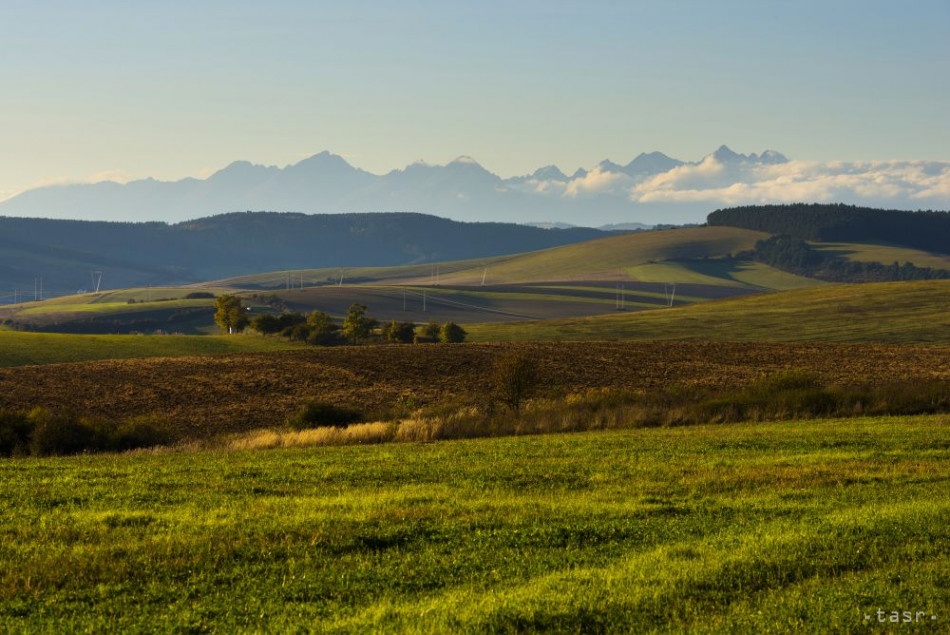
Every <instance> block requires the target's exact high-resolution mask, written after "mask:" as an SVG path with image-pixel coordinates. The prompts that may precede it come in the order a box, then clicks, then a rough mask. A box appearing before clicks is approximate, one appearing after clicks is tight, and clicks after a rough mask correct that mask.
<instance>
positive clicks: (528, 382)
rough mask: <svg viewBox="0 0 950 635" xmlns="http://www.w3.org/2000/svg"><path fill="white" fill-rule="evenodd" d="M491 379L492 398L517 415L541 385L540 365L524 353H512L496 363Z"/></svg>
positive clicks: (493, 365) (493, 366)
mask: <svg viewBox="0 0 950 635" xmlns="http://www.w3.org/2000/svg"><path fill="white" fill-rule="evenodd" d="M490 379H491V387H492V393H491V394H492V397H493V398H494V399H497V400H498V401H500V402H501V403H503V404H505V405H506V406H507V407H508V409H509V410H511V412H513V413H515V414H517V413H518V412H519V411H520V410H521V406H522V404H523V403H524V401H525V400H526V399H527V398H528V397H530V396H531V395H532V394H534V392H535V391H536V390H537V387H538V384H539V383H540V374H539V372H538V363H537V362H536V361H535V360H534V359H533V358H531V357H529V356H528V355H526V354H524V353H511V354H508V355H505V356H504V357H500V358H498V359H496V360H495V361H494V363H493V364H492V369H491V377H490Z"/></svg>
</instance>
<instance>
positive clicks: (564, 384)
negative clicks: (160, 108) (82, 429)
mask: <svg viewBox="0 0 950 635" xmlns="http://www.w3.org/2000/svg"><path fill="white" fill-rule="evenodd" d="M515 349H517V350H524V351H528V352H530V353H531V354H532V355H534V356H536V357H537V359H538V360H539V361H540V364H541V368H542V373H543V378H544V384H545V386H547V387H551V388H562V389H582V388H585V387H618V388H619V387H624V388H639V389H645V390H649V389H655V388H659V387H663V386H671V385H677V384H680V385H688V384H701V385H705V386H719V387H735V386H740V385H743V384H745V383H747V382H749V381H751V380H753V379H755V378H757V377H760V376H762V375H765V374H770V373H773V372H776V371H779V370H782V369H790V368H796V369H799V368H800V369H809V370H812V371H814V372H815V373H817V374H818V375H819V376H820V377H821V378H822V379H823V380H825V381H826V382H828V383H848V384H853V383H865V382H882V381H887V380H891V379H907V378H917V377H919V378H931V377H940V378H950V347H948V346H897V345H868V344H860V345H848V344H792V345H789V344H763V343H734V342H733V343H730V342H617V343H613V342H601V343H555V344H498V345H489V344H459V345H416V346H412V345H403V346H365V347H352V348H351V347H342V348H331V349H319V348H314V349H312V350H300V351H283V352H276V353H262V354H247V355H234V356H224V357H183V358H159V359H132V360H116V361H98V362H85V363H75V364H51V365H46V366H24V367H19V368H8V369H2V370H0V407H5V408H13V409H17V410H23V409H29V408H31V407H33V406H37V405H42V406H46V407H49V408H51V409H55V410H60V409H68V410H71V411H73V412H77V413H80V414H84V415H91V416H96V417H103V418H106V419H112V420H122V419H125V418H128V417H131V416H135V415H140V414H149V413H162V414H164V415H166V416H167V417H168V418H169V419H170V420H171V421H173V422H175V423H176V425H178V426H180V427H181V428H182V430H183V431H185V432H187V433H188V434H189V436H194V437H203V436H206V435H211V434H215V433H222V432H232V431H242V430H248V429H252V428H257V427H266V426H272V425H277V424H279V423H281V422H282V421H283V418H284V417H285V416H286V415H287V414H289V413H290V412H293V411H294V410H296V409H297V408H298V407H299V406H300V405H301V404H302V403H304V402H306V401H308V400H311V399H323V400H327V401H332V402H336V403H340V404H345V405H349V406H353V407H357V408H359V409H360V410H362V411H363V412H370V413H372V412H383V411H385V410H387V409H388V408H390V407H391V406H392V404H393V403H394V402H395V401H396V399H397V398H398V397H399V396H400V395H402V394H412V396H413V397H414V399H415V400H416V401H417V402H418V403H421V404H425V403H436V402H439V401H443V400H449V399H456V400H468V399H470V398H471V397H472V396H474V395H477V394H480V393H484V392H485V391H486V390H487V382H488V375H489V369H490V368H491V363H492V359H493V358H494V357H496V356H499V355H502V354H504V353H506V352H508V351H510V350H515Z"/></svg>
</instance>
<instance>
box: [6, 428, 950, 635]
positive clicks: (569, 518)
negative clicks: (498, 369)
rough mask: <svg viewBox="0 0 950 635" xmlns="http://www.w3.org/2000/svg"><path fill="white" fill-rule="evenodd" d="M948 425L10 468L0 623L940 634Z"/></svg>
mask: <svg viewBox="0 0 950 635" xmlns="http://www.w3.org/2000/svg"><path fill="white" fill-rule="evenodd" d="M948 433H950V418H948V417H947V416H946V415H941V416H924V417H908V418H878V419H853V420H835V421H830V420H818V421H808V422H795V421H793V422H782V423H770V424H741V425H718V426H696V427H687V428H651V429H640V430H627V431H612V432H596V433H583V434H562V435H549V436H536V437H509V438H501V439H482V440H470V441H455V442H441V443H435V444H421V445H420V444H394V445H379V446H350V447H341V448H321V449H308V450H304V449H291V450H273V451H257V452H223V451H217V452H191V453H189V452H182V453H160V454H150V453H141V454H131V455H102V456H80V457H73V458H59V459H13V460H6V461H3V462H2V463H0V483H2V484H0V512H2V513H0V536H2V539H0V563H2V568H0V580H2V582H0V631H3V632H31V633H33V632H38V633H42V632H48V633H63V632H242V631H243V632H304V631H321V632H381V631H396V630H407V631H414V632H516V631H517V632H522V631H539V630H544V631H556V632H585V633H588V632H602V631H610V632H637V633H647V632H669V631H673V632H691V633H722V632H748V633H761V632H773V633H801V632H815V633H818V632H864V631H870V632H879V631H884V630H885V629H886V627H889V626H907V627H908V628H910V629H913V628H914V627H915V626H916V627H920V626H923V627H924V629H925V631H924V632H946V631H947V630H948V626H947V625H948V623H950V612H948V611H950V577H948V575H950V571H948V569H947V567H946V563H947V561H948V559H950V489H947V488H946V483H947V481H948V479H950V444H948V438H950V434H948ZM198 483H200V484H201V486H200V487H196V486H195V485H196V484H198ZM878 611H880V613H879V612H878ZM895 611H897V612H899V613H897V614H896V615H897V617H898V619H904V612H905V611H908V612H911V615H912V616H913V618H914V619H917V620H918V621H919V622H922V624H921V623H917V624H906V625H904V624H900V625H895V624H891V623H889V622H888V620H890V619H892V617H893V616H894V615H895V613H894V612H895ZM882 617H883V619H884V620H885V621H884V622H879V621H878V620H880V619H882ZM913 632H918V631H917V630H914V631H913Z"/></svg>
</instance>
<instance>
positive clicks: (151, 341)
mask: <svg viewBox="0 0 950 635" xmlns="http://www.w3.org/2000/svg"><path fill="white" fill-rule="evenodd" d="M290 348H300V345H299V344H292V343H290V342H288V341H286V340H283V339H279V338H265V337H256V336H252V335H241V336H226V335H66V334H61V333H28V332H19V331H0V367H5V366H23V365H27V364H54V363H60V362H80V361H92V360H98V359H127V358H135V357H177V356H182V355H224V354H228V353H248V352H264V351H274V350H286V349H290Z"/></svg>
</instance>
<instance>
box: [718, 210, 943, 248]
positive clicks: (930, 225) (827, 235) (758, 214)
mask: <svg viewBox="0 0 950 635" xmlns="http://www.w3.org/2000/svg"><path fill="white" fill-rule="evenodd" d="M706 222H707V223H708V224H709V225H725V226H728V227H741V228H743V229H752V230H756V231H762V232H767V233H769V234H784V235H788V236H791V237H794V238H797V239H799V240H813V241H821V242H852V243H872V244H884V245H900V246H904V247H912V248H914V249H921V250H924V251H929V252H932V253H940V254H946V253H950V212H939V211H937V212H935V211H918V212H907V211H899V210H885V209H873V208H868V207H855V206H853V205H843V204H840V203H836V204H823V203H814V204H805V203H795V204H791V205H750V206H745V207H733V208H730V209H718V210H716V211H715V212H713V213H711V214H710V215H709V216H708V217H707V219H706Z"/></svg>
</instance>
